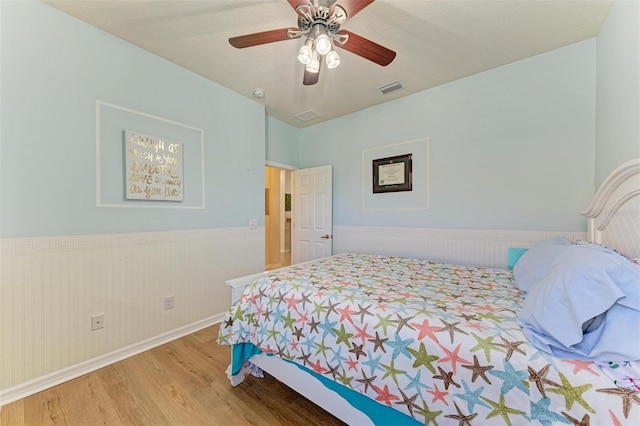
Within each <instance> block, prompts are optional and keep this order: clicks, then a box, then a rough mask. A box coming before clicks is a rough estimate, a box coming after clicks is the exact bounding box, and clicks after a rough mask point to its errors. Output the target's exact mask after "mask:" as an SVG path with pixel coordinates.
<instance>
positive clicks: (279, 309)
mask: <svg viewBox="0 0 640 426" xmlns="http://www.w3.org/2000/svg"><path fill="white" fill-rule="evenodd" d="M584 214H585V215H586V216H587V220H588V235H589V242H569V241H561V240H555V239H554V240H553V241H545V242H543V243H541V244H540V247H538V246H536V247H534V248H532V249H531V250H529V251H528V252H525V254H523V255H522V258H521V260H519V261H518V262H517V263H516V268H515V269H514V271H510V270H506V269H505V270H503V269H488V268H476V267H469V266H460V265H451V264H444V263H438V262H432V261H428V260H420V259H408V258H403V257H393V256H377V255H371V254H364V253H343V254H339V255H336V256H332V257H329V258H324V259H318V260H315V261H311V262H307V263H304V264H299V265H293V266H291V267H288V268H282V269H279V270H275V271H271V272H268V273H260V274H255V275H251V276H248V277H242V278H239V279H235V280H229V281H228V282H227V284H228V285H230V286H231V287H232V297H233V301H234V305H233V306H232V308H231V310H230V311H229V312H228V313H227V315H226V316H225V319H224V320H223V322H222V323H221V326H220V335H219V338H218V341H219V343H221V344H227V345H230V346H232V363H231V365H230V366H229V369H228V371H227V374H228V376H229V379H230V381H231V384H232V385H233V386H237V385H239V384H240V383H242V381H243V380H244V376H245V374H248V373H253V374H255V375H260V374H261V372H262V371H264V372H267V373H269V374H271V375H272V376H274V377H275V378H276V379H278V380H280V381H282V382H283V383H285V384H287V385H288V386H290V387H291V388H293V389H294V390H296V391H297V392H299V393H301V394H302V395H303V396H305V397H307V398H308V399H310V400H311V401H313V402H315V403H316V404H318V405H319V406H321V407H323V408H324V409H326V410H327V411H329V412H331V413H332V414H334V415H335V416H336V417H338V418H340V419H341V420H343V421H344V422H346V423H347V424H352V425H366V424H394V425H399V424H406V425H411V424H424V425H430V424H434V425H447V424H453V425H470V424H482V425H492V424H499V425H503V424H507V425H520V424H542V425H552V424H569V425H570V424H576V425H578V424H579V425H593V426H595V425H598V426H599V425H638V424H640V382H637V383H636V381H634V379H638V378H639V377H640V374H639V372H640V369H639V368H638V362H637V361H638V360H640V356H637V355H636V354H637V351H636V350H637V349H640V347H639V345H640V343H639V339H638V332H639V331H640V316H639V315H640V306H638V305H636V304H634V303H636V302H634V300H640V296H639V294H640V290H639V289H640V278H639V277H640V265H636V264H634V263H633V262H631V261H630V260H629V259H631V258H637V257H639V256H640V220H639V219H640V160H634V161H630V162H628V163H625V164H624V165H622V166H621V167H619V168H618V169H616V170H615V171H614V172H613V173H612V174H611V175H610V176H609V177H608V178H607V180H606V181H605V182H604V183H603V184H602V186H601V187H600V189H599V190H598V192H597V194H596V196H595V197H594V200H593V202H592V204H591V206H589V208H588V209H587V210H586V211H585V212H584ZM602 244H603V245H604V246H606V247H603V246H602ZM548 246H551V249H549V247H548ZM556 246H561V247H556ZM567 247H570V248H567ZM611 248H617V249H619V250H620V251H621V253H622V254H623V255H624V256H622V255H621V254H618V253H616V252H614V251H613V250H611ZM549 250H551V251H549ZM558 250H562V254H561V255H560V254H557V253H560V252H559V251H558ZM549 253H552V254H553V256H550V255H549ZM585 253H586V254H585ZM571 256H573V257H574V258H575V257H578V258H580V259H584V258H588V256H594V259H600V258H601V257H602V258H603V259H604V260H603V261H604V262H617V263H615V271H618V275H616V276H615V277H614V278H611V279H613V280H617V281H615V282H614V284H616V285H617V286H618V287H611V288H615V289H616V291H618V288H621V289H622V290H620V291H623V292H626V293H624V294H623V295H618V296H617V297H615V298H613V302H611V304H610V305H607V306H604V305H603V306H604V307H603V308H602V312H595V311H593V310H592V311H589V310H588V309H587V312H583V311H584V309H583V308H584V306H587V305H588V306H591V303H586V304H585V303H582V302H580V303H577V306H576V307H575V310H572V307H570V308H569V309H558V308H557V307H555V308H553V309H551V310H550V311H549V310H548V309H547V310H546V311H545V310H544V309H541V310H539V309H538V308H539V307H551V306H554V303H557V301H558V297H557V295H556V293H554V291H555V289H556V288H557V286H558V284H553V286H551V284H550V283H551V282H552V280H551V278H550V277H553V278H554V279H556V276H557V275H558V274H559V275H561V276H563V277H564V278H563V279H565V281H572V282H573V281H575V283H576V285H577V286H579V290H578V293H579V294H578V295H577V296H571V297H572V299H577V298H579V297H587V298H588V297H590V296H588V295H589V294H591V293H589V291H591V290H590V289H588V288H587V287H588V286H589V285H590V284H588V282H590V281H593V280H591V278H590V277H595V276H597V272H594V270H593V269H589V270H588V271H587V272H586V273H585V272H584V271H583V270H578V271H577V272H576V271H570V272H566V271H565V269H558V268H564V267H565V265H566V264H567V263H568V261H565V260H563V261H562V262H558V260H557V259H560V258H562V259H565V258H566V259H571ZM541 259H542V260H544V262H546V263H545V264H544V265H545V268H546V270H545V271H541V268H540V265H541V263H540V262H542V260H541ZM589 259H590V258H589ZM536 262H537V263H536ZM596 264H597V261H590V262H589V265H588V267H589V268H595V266H594V265H596ZM532 265H533V266H532ZM554 268H555V269H554ZM542 269H544V268H542ZM556 269H558V271H559V272H558V271H556ZM611 270H612V269H611V268H610V269H607V271H611ZM549 271H551V272H549ZM536 274H537V275H536ZM571 274H574V275H571ZM604 275H605V276H604V278H602V280H609V279H610V277H609V275H611V274H604ZM574 276H575V280H574V278H572V277H574ZM585 276H586V277H588V278H587V279H586V281H584V279H585ZM567 277H568V278H567ZM581 279H582V280H583V281H580V280H581ZM527 281H531V282H533V284H531V283H526V282H527ZM585 282H587V284H585ZM543 283H544V284H543ZM524 284H527V285H528V286H530V287H526V286H525V285H524ZM597 284H598V285H592V287H594V289H593V291H594V292H595V293H593V294H595V295H597V296H593V299H596V300H598V301H600V300H604V299H607V295H608V294H610V293H612V291H613V290H611V291H610V290H608V288H607V290H603V288H605V287H604V285H605V284H601V281H598V282H597ZM614 284H611V285H612V286H613V285H614ZM545 286H546V287H545ZM563 288H564V287H563ZM585 288H587V289H586V290H585ZM550 289H551V290H550ZM552 290H553V291H552ZM566 291H569V290H566ZM598 291H600V292H602V294H604V296H601V295H599V294H598V293H597V292H598ZM585 295H587V296H585ZM545 297H547V299H545ZM625 301H627V302H625ZM628 301H631V302H628ZM563 303H564V302H563ZM567 303H571V302H567ZM602 303H605V302H602ZM602 303H601V304H602ZM595 305H597V303H596V304H595ZM563 306H564V305H563ZM614 307H615V308H616V309H614ZM567 312H568V313H567ZM620 312H622V313H620ZM556 314H557V315H558V316H557V317H555V315H556ZM598 314H599V315H598ZM563 315H564V316H563ZM584 315H586V317H584V318H583V317H582V316H584ZM616 315H618V316H616ZM552 317H553V320H550V318H552ZM587 317H588V318H587ZM585 318H587V319H588V321H586V320H585ZM545 321H546V322H547V323H549V322H551V323H552V326H553V327H555V328H554V330H548V329H545V328H544V327H545V325H548V324H545ZM554 321H555V323H554ZM572 321H573V322H577V324H578V327H581V328H580V333H581V334H580V336H581V337H584V339H583V342H588V338H591V341H590V343H589V344H588V345H586V344H583V343H582V342H581V343H580V344H576V345H572V344H571V342H569V343H567V340H566V339H568V338H569V339H570V337H567V336H566V335H567V334H571V333H569V331H571V330H572V325H571V323H572ZM558 322H560V324H562V326H560V327H558V325H557V323H558ZM532 324H533V325H532ZM554 324H555V325H554ZM611 324H613V325H611ZM622 324H626V325H624V327H622V326H621V325H622ZM618 325H620V326H619V327H617V328H618V330H617V331H616V333H617V334H615V333H614V336H615V338H617V339H618V340H617V341H616V342H617V343H620V342H621V343H622V344H616V345H611V344H609V343H608V342H609V340H610V339H609V340H607V339H608V338H609V337H608V336H609V334H608V333H609V330H613V328H614V326H618ZM534 326H535V327H534ZM607 327H608V328H607ZM556 329H557V330H559V331H558V333H559V335H556V334H555V333H556V332H555V330H556ZM532 330H533V331H532ZM602 330H606V332H607V333H606V334H605V332H603V331H602ZM611 332H612V333H613V331H611ZM598 333H600V334H598ZM620 333H623V334H624V335H625V336H626V337H623V338H621V337H620ZM593 336H597V339H596V338H594V337H593ZM602 342H607V345H606V347H603V346H605V345H604V344H603V343H602ZM563 344H564V345H565V346H563ZM612 346H614V347H613V348H612ZM629 358H630V359H629Z"/></svg>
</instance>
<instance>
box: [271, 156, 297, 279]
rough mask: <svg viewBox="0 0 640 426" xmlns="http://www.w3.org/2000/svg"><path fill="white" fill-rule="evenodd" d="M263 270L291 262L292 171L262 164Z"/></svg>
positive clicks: (287, 264)
mask: <svg viewBox="0 0 640 426" xmlns="http://www.w3.org/2000/svg"><path fill="white" fill-rule="evenodd" d="M264 182H265V217H264V227H265V238H264V241H265V250H264V252H265V270H267V271H268V270H271V269H275V268H280V267H283V266H289V265H291V231H292V229H291V228H292V223H291V213H292V201H293V200H292V193H293V172H292V171H291V170H286V169H281V168H277V167H271V166H266V167H265V176H264Z"/></svg>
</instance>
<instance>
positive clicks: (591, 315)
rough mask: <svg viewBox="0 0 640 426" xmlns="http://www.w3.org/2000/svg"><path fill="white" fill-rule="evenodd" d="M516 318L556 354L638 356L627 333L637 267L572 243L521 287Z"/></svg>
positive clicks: (638, 305) (635, 303) (635, 309)
mask: <svg viewBox="0 0 640 426" xmlns="http://www.w3.org/2000/svg"><path fill="white" fill-rule="evenodd" d="M594 320H595V321H594ZM518 323H519V324H520V326H522V331H523V333H524V334H525V336H526V337H527V339H529V341H531V342H532V343H533V344H534V346H536V347H538V348H539V349H541V350H544V351H545V352H548V353H553V354H555V355H557V356H563V357H569V358H581V359H601V360H607V359H609V360H625V359H628V360H634V361H635V360H638V359H640V342H638V340H637V339H634V338H630V334H629V333H631V331H630V330H633V329H635V328H637V325H638V324H640V271H639V270H637V268H634V267H633V266H632V265H631V263H630V262H629V261H628V260H627V259H625V258H624V257H622V256H620V255H618V254H617V253H614V252H612V251H610V250H606V249H603V248H601V247H596V246H580V245H572V246H570V247H568V248H565V250H564V251H563V252H562V253H561V254H560V255H558V257H557V258H556V260H555V262H554V263H553V265H551V267H550V268H549V271H548V273H547V274H546V276H545V277H544V278H543V279H542V280H540V282H539V283H537V284H536V285H535V286H534V287H533V288H532V289H531V291H530V292H529V293H527V295H526V298H525V301H524V304H523V307H522V310H521V311H520V314H519V316H518ZM634 324H635V326H634Z"/></svg>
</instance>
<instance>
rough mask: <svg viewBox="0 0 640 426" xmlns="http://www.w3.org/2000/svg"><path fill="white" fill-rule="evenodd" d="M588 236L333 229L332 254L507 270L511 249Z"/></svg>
mask: <svg viewBox="0 0 640 426" xmlns="http://www.w3.org/2000/svg"><path fill="white" fill-rule="evenodd" d="M586 235H587V234H586V232H560V231H558V232H555V231H517V230H474V229H431V228H398V227H376V226H334V227H333V252H334V253H343V252H361V253H373V254H382V255H394V256H405V257H413V258H418V259H430V260H435V261H439V262H445V263H455V264H458V265H468V266H482V267H485V268H506V267H507V259H508V258H507V250H508V249H509V248H510V247H518V248H529V247H531V246H533V245H534V244H535V243H536V242H538V241H542V240H545V239H548V238H553V237H557V236H564V237H567V238H568V239H570V240H572V241H573V240H584V239H585V238H586Z"/></svg>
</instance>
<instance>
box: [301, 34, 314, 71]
mask: <svg viewBox="0 0 640 426" xmlns="http://www.w3.org/2000/svg"><path fill="white" fill-rule="evenodd" d="M312 44H313V42H312V41H311V39H308V40H307V41H306V42H305V44H303V45H302V47H301V48H300V51H299V52H298V60H299V61H300V62H301V63H303V64H305V65H309V64H310V63H311V61H312V60H313V50H312V49H311V46H312Z"/></svg>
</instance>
